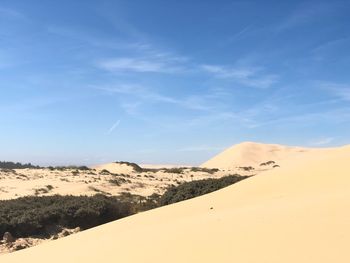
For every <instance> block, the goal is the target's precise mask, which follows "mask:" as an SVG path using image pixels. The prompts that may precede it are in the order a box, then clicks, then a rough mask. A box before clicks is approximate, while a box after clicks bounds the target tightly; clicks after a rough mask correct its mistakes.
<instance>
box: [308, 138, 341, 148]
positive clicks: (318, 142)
mask: <svg viewBox="0 0 350 263" xmlns="http://www.w3.org/2000/svg"><path fill="white" fill-rule="evenodd" d="M334 139H335V138H333V137H325V138H320V139H317V140H312V141H311V142H310V143H309V145H310V146H326V145H329V144H330V143H332V142H333V141H334Z"/></svg>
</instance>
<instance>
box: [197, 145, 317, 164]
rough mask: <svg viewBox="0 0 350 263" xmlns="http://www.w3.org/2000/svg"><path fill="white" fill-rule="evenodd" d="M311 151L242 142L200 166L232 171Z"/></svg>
mask: <svg viewBox="0 0 350 263" xmlns="http://www.w3.org/2000/svg"><path fill="white" fill-rule="evenodd" d="M312 150H313V149H311V148H302V147H292V146H284V145H278V144H264V143H255V142H243V143H240V144H237V145H234V146H232V147H230V148H228V149H227V150H225V151H223V152H222V153H220V154H218V155H217V156H215V157H213V158H212V159H210V160H209V161H207V162H205V163H203V164H202V165H201V166H202V167H206V168H219V169H234V168H237V167H240V166H246V167H247V166H254V167H259V166H260V164H273V162H271V161H274V162H278V161H281V160H284V159H287V158H289V157H292V156H295V155H297V154H300V153H305V152H309V151H312Z"/></svg>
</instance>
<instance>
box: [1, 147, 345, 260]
mask: <svg viewBox="0 0 350 263" xmlns="http://www.w3.org/2000/svg"><path fill="white" fill-rule="evenodd" d="M282 162H283V165H281V168H276V169H274V170H271V171H268V172H264V173H261V174H260V175H259V176H255V177H252V178H249V179H247V180H244V181H242V182H239V183H237V184H235V185H233V186H231V187H228V188H225V189H222V190H220V191H217V192H214V193H212V194H208V195H205V196H202V197H199V198H195V199H192V200H188V201H185V202H181V203H177V204H174V205H170V206H167V207H163V208H160V209H156V210H153V211H149V212H145V213H141V214H138V215H135V216H131V217H129V218H124V219H122V220H119V221H116V222H112V223H109V224H106V225H103V226H100V227H96V228H94V229H90V230H87V231H84V232H82V233H79V234H76V235H74V236H69V237H67V238H63V239H60V240H56V241H52V242H48V243H45V244H43V245H39V246H37V247H33V248H30V249H27V250H23V251H18V252H15V253H13V254H8V255H4V256H1V257H0V260H1V262H21V263H22V262H36V263H39V262H45V263H47V262H60V263H62V262H86V263H88V262H94V263H95V262H143V263H146V262H153V263H154V262H176V263H179V262H201V263H203V262H240V263H249V262H256V263H262V262H267V263H275V262H276V263H281V262H283V263H289V262H290V263H296V262H298V263H310V262H315V263H316V262H317V263H322V262H327V263H329V262H337V263H339V262H344V263H345V262H347V263H348V262H350V252H349V244H350V209H349V207H350V191H349V189H350V147H349V146H347V147H342V148H338V149H327V150H320V151H315V152H309V153H307V152H306V153H304V154H303V155H302V156H301V155H298V156H295V157H293V158H290V159H289V160H285V161H282ZM282 162H281V163H282Z"/></svg>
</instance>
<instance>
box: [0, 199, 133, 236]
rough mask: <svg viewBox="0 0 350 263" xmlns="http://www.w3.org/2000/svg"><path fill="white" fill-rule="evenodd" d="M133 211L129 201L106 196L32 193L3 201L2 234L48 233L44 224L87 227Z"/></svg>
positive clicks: (1, 211) (27, 234) (1, 208)
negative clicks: (42, 194) (33, 194)
mask: <svg viewBox="0 0 350 263" xmlns="http://www.w3.org/2000/svg"><path fill="white" fill-rule="evenodd" d="M132 213H133V207H132V204H130V203H124V202H121V201H119V200H118V199H117V198H115V197H107V196H104V195H100V194H98V195H95V196H92V197H87V196H59V195H55V196H42V197H36V196H29V197H22V198H18V199H13V200H1V201H0V236H2V235H3V234H4V233H5V232H10V233H12V234H13V235H14V236H16V237H26V236H30V235H38V234H45V227H47V226H52V225H55V226H60V227H69V228H75V227H81V228H82V229H87V228H90V227H94V226H97V225H100V224H103V223H107V222H109V221H112V220H116V219H119V218H122V217H125V216H128V215H130V214H132Z"/></svg>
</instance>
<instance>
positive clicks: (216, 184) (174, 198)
mask: <svg viewBox="0 0 350 263" xmlns="http://www.w3.org/2000/svg"><path fill="white" fill-rule="evenodd" d="M248 177H249V176H240V175H229V176H225V177H222V178H219V179H213V178H211V179H204V180H197V181H192V182H186V183H183V184H180V185H179V186H171V187H170V188H168V190H167V191H166V192H165V193H164V194H163V195H162V196H161V197H160V199H159V205H160V206H163V205H169V204H172V203H176V202H180V201H183V200H187V199H190V198H193V197H197V196H200V195H204V194H208V193H210V192H214V191H216V190H219V189H221V188H224V187H226V186H229V185H232V184H234V183H237V182H239V181H241V180H243V179H246V178H248Z"/></svg>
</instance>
